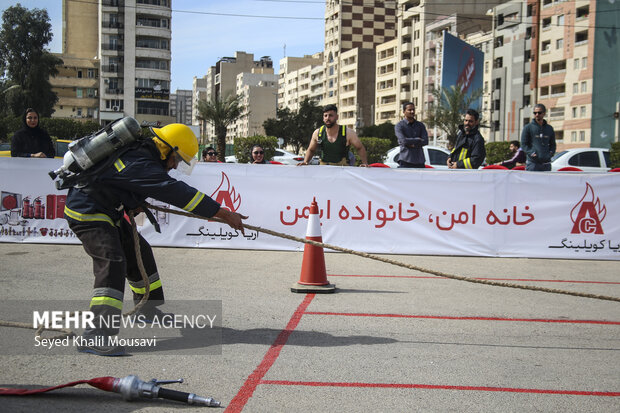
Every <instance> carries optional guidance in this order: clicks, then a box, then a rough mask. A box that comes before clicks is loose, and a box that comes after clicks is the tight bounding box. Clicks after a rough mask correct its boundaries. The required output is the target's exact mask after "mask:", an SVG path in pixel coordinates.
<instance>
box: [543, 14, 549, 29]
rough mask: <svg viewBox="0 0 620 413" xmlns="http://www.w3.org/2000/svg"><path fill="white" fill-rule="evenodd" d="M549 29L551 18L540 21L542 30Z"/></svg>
mask: <svg viewBox="0 0 620 413" xmlns="http://www.w3.org/2000/svg"><path fill="white" fill-rule="evenodd" d="M550 27H551V17H547V18H544V19H543V20H542V28H543V30H545V29H549V28H550Z"/></svg>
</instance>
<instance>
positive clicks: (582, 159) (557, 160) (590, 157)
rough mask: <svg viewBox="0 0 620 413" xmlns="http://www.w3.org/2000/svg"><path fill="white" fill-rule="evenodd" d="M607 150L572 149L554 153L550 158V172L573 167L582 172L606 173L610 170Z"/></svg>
mask: <svg viewBox="0 0 620 413" xmlns="http://www.w3.org/2000/svg"><path fill="white" fill-rule="evenodd" d="M610 165H611V162H610V160H609V149H603V148H574V149H567V150H565V151H562V152H558V153H556V154H555V155H554V156H553V158H551V170H552V171H557V170H559V169H562V168H565V167H575V168H579V169H581V170H582V171H583V172H607V171H609V170H610V169H611V167H610Z"/></svg>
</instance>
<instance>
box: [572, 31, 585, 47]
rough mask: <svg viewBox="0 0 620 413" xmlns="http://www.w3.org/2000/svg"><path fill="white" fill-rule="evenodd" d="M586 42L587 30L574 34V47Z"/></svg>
mask: <svg viewBox="0 0 620 413" xmlns="http://www.w3.org/2000/svg"><path fill="white" fill-rule="evenodd" d="M587 42H588V31H587V30H584V31H582V32H578V33H575V46H579V45H581V44H585V43H587Z"/></svg>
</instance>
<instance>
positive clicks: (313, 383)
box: [260, 380, 620, 397]
mask: <svg viewBox="0 0 620 413" xmlns="http://www.w3.org/2000/svg"><path fill="white" fill-rule="evenodd" d="M260 384H275V385H280V386H314V387H366V388H367V387H374V388H396V389H431V390H474V391H495V392H509V393H543V394H569V395H576V396H607V397H618V396H620V392H612V391H609V392H608V391H587V390H552V389H520V388H513V387H487V386H448V385H435V384H407V383H402V384H401V383H354V382H353V383H347V382H323V381H290V380H261V382H260Z"/></svg>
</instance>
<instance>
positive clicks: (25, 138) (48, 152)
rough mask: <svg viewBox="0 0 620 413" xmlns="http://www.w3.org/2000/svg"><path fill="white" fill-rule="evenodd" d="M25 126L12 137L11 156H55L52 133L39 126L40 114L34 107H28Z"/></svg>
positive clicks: (24, 120)
mask: <svg viewBox="0 0 620 413" xmlns="http://www.w3.org/2000/svg"><path fill="white" fill-rule="evenodd" d="M22 122H23V124H24V127H23V128H21V129H20V130H18V131H17V132H15V134H14V135H13V138H12V139H11V156H13V157H19V158H53V157H54V156H55V155H56V149H54V144H53V143H52V138H50V135H49V134H48V133H47V132H46V131H45V130H44V129H41V128H40V127H39V114H38V112H37V111H36V110H34V109H32V108H28V109H26V112H25V113H24V116H23V118H22Z"/></svg>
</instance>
